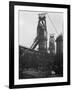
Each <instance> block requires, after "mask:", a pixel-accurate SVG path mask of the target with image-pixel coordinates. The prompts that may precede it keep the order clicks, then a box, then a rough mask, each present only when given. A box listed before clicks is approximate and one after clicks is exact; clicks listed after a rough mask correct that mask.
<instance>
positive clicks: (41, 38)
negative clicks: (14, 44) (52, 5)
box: [31, 13, 47, 52]
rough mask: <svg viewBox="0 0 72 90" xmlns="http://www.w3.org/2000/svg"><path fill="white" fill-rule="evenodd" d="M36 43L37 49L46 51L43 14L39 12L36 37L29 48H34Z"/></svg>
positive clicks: (45, 31)
mask: <svg viewBox="0 0 72 90" xmlns="http://www.w3.org/2000/svg"><path fill="white" fill-rule="evenodd" d="M37 45H38V51H40V52H47V28H46V17H45V14H44V13H42V14H39V20H38V26H37V37H36V38H35V40H34V42H33V44H32V46H31V49H35V48H36V46H37Z"/></svg>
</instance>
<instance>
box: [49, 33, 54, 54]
mask: <svg viewBox="0 0 72 90" xmlns="http://www.w3.org/2000/svg"><path fill="white" fill-rule="evenodd" d="M49 51H50V54H55V39H54V34H51V35H50V38H49Z"/></svg>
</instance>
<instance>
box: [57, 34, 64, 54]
mask: <svg viewBox="0 0 72 90" xmlns="http://www.w3.org/2000/svg"><path fill="white" fill-rule="evenodd" d="M56 53H57V54H59V55H60V54H63V35H62V34H61V35H59V36H58V37H57V39H56Z"/></svg>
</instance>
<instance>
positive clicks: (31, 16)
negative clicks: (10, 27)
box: [18, 11, 63, 48]
mask: <svg viewBox="0 0 72 90" xmlns="http://www.w3.org/2000/svg"><path fill="white" fill-rule="evenodd" d="M40 13H45V12H39V11H38V12H34V11H19V14H18V15H19V18H18V20H19V21H18V23H19V25H18V26H19V45H22V46H25V47H28V48H30V47H31V45H32V44H33V41H34V39H35V37H36V36H37V25H38V14H40ZM50 19H51V20H52V22H51V21H50ZM52 23H53V24H52ZM46 26H47V38H48V43H47V46H48V45H49V36H50V34H54V36H55V39H56V37H57V36H58V35H59V34H61V33H63V13H56V12H55V13H54V12H47V14H46ZM55 28H56V30H57V31H56V30H55Z"/></svg>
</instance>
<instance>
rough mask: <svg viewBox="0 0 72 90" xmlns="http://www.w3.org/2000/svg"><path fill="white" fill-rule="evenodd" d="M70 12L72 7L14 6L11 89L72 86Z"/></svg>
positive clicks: (26, 4) (12, 11)
mask: <svg viewBox="0 0 72 90" xmlns="http://www.w3.org/2000/svg"><path fill="white" fill-rule="evenodd" d="M69 10H70V6H69V5H55V4H41V5H40V4H39V3H25V2H10V29H11V31H10V35H11V34H13V36H12V37H13V38H14V39H13V38H12V37H11V40H12V41H11V42H13V43H14V44H12V45H14V46H12V47H14V49H12V51H11V54H12V53H13V54H14V56H13V57H14V59H13V57H12V58H11V61H10V65H11V66H10V88H18V87H35V86H52V85H67V84H70V71H69V70H70V67H69V66H70V63H69V62H70V60H69V59H68V58H69V56H68V52H70V51H69V50H68V46H69V45H68V44H69V43H68V42H69V41H67V39H68V38H69V37H68V34H70V33H68V32H70V26H69V23H70V16H69V15H70V14H69V13H70V11H69ZM11 17H12V18H13V19H12V18H11ZM12 30H13V31H12ZM67 31H68V32H67ZM11 32H13V33H11ZM68 40H69V39H68ZM13 50H14V51H13ZM12 59H13V61H12ZM11 70H12V72H11ZM11 73H12V75H13V76H11ZM11 78H12V79H11Z"/></svg>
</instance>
